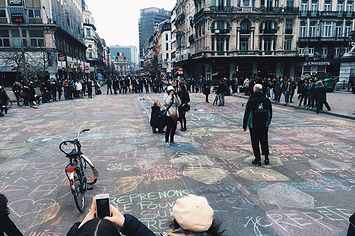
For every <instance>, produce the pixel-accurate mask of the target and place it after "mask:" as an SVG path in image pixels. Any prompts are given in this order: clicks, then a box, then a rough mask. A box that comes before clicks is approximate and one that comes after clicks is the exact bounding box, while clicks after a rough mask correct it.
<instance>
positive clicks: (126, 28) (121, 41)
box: [86, 0, 176, 48]
mask: <svg viewBox="0 0 355 236" xmlns="http://www.w3.org/2000/svg"><path fill="white" fill-rule="evenodd" d="M175 2H176V0H86V4H87V5H88V6H89V11H91V13H92V14H93V17H94V20H95V26H96V29H97V32H98V33H99V35H100V37H101V38H103V39H105V41H106V44H107V46H113V45H121V46H129V45H133V46H137V48H139V36H138V35H139V34H138V19H139V16H140V9H143V8H147V7H158V8H164V9H165V10H169V11H171V10H172V9H173V7H174V5H175Z"/></svg>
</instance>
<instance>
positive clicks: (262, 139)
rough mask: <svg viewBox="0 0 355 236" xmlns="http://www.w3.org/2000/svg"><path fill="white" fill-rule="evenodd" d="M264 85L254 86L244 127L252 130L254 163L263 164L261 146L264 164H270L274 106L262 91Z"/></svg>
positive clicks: (246, 110)
mask: <svg viewBox="0 0 355 236" xmlns="http://www.w3.org/2000/svg"><path fill="white" fill-rule="evenodd" d="M262 89H263V86H262V85H261V84H256V85H255V86H254V88H253V92H254V94H253V95H252V96H251V97H250V98H249V100H248V103H247V106H246V108H245V113H244V119H243V129H244V131H247V127H249V130H250V137H251V144H252V147H253V153H254V156H255V159H254V160H253V161H252V163H253V164H254V165H259V166H260V165H261V157H260V147H259V144H261V150H262V154H263V155H265V161H264V164H265V165H268V164H269V162H270V161H269V144H268V131H269V125H270V123H271V119H272V106H271V102H270V100H269V99H268V98H267V97H266V96H265V94H264V93H263V92H262Z"/></svg>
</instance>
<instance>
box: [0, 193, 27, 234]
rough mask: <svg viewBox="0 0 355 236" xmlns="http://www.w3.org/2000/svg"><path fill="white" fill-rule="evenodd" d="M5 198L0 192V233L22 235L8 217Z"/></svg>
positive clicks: (8, 212)
mask: <svg viewBox="0 0 355 236" xmlns="http://www.w3.org/2000/svg"><path fill="white" fill-rule="evenodd" d="M7 203H8V201H7V198H6V197H5V195H3V194H1V193H0V235H2V236H3V235H4V233H6V235H9V236H23V234H22V233H21V232H20V230H19V229H18V228H17V227H16V225H15V224H14V222H12V220H11V219H10V218H9V214H10V211H9V207H8V206H7Z"/></svg>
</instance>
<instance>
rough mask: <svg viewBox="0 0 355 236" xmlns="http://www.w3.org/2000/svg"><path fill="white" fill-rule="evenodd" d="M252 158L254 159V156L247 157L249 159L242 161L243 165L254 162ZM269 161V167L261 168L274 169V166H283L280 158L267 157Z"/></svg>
mask: <svg viewBox="0 0 355 236" xmlns="http://www.w3.org/2000/svg"><path fill="white" fill-rule="evenodd" d="M254 158H255V157H254V156H249V157H247V158H245V159H244V162H245V163H251V162H252V160H254ZM269 159H270V165H264V166H263V167H264V168H272V167H275V166H283V162H282V160H281V158H280V157H277V156H269Z"/></svg>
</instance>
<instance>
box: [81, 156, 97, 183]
mask: <svg viewBox="0 0 355 236" xmlns="http://www.w3.org/2000/svg"><path fill="white" fill-rule="evenodd" d="M84 161H85V163H84V174H85V176H86V179H87V184H89V185H93V184H95V183H96V181H97V176H98V175H99V172H98V171H97V169H96V168H95V166H93V165H91V164H90V163H89V162H88V161H86V160H84Z"/></svg>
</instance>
